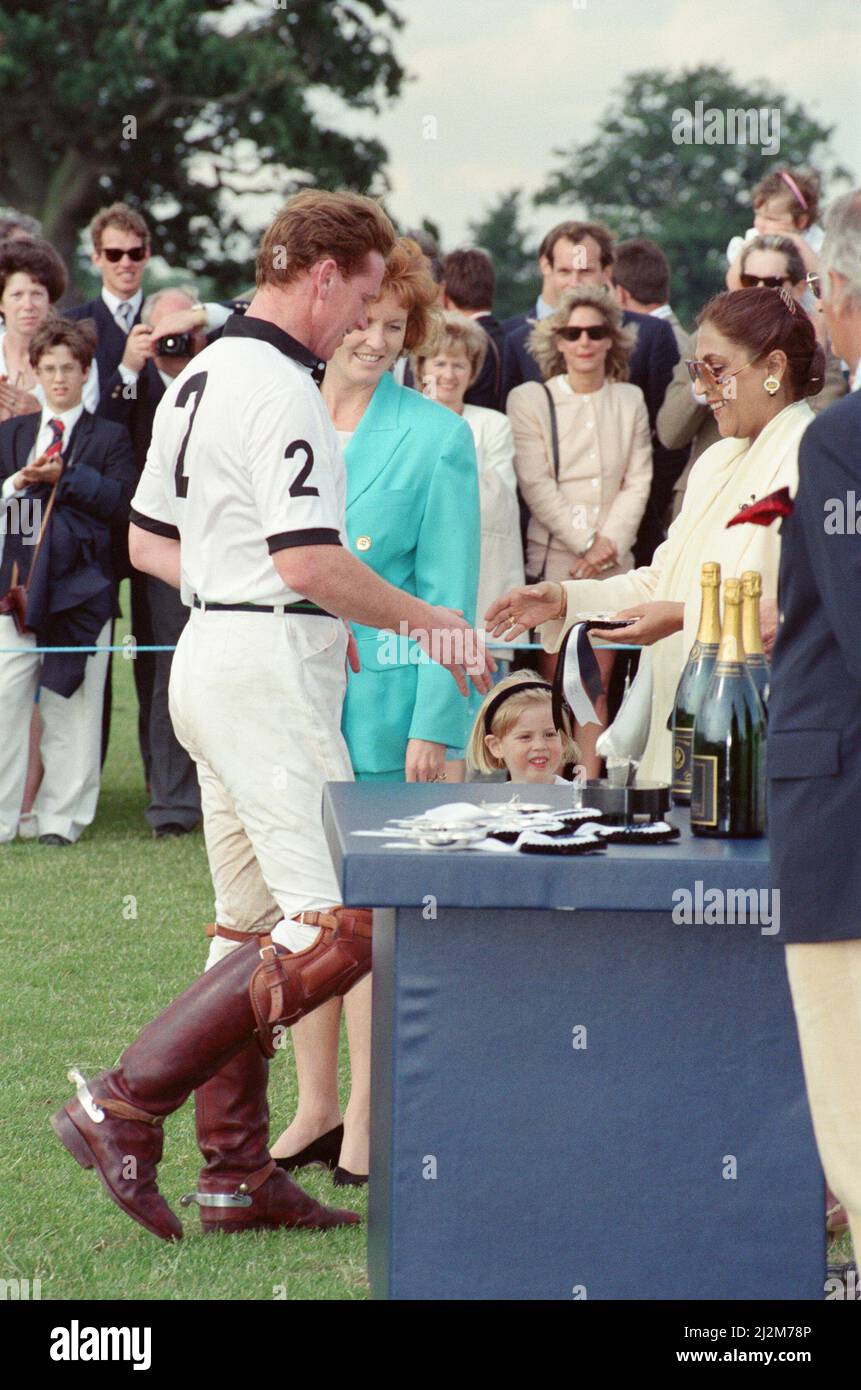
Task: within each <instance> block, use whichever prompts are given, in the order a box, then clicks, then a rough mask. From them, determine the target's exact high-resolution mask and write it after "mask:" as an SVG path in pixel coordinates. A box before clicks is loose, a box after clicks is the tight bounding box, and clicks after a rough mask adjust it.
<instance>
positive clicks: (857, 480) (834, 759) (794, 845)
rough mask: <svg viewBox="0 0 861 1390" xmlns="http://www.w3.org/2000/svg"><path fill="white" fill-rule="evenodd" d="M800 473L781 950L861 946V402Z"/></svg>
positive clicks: (832, 428) (779, 741)
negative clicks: (795, 945)
mask: <svg viewBox="0 0 861 1390" xmlns="http://www.w3.org/2000/svg"><path fill="white" fill-rule="evenodd" d="M799 474H800V481H799V485H798V493H797V495H796V497H795V506H794V510H793V512H792V515H791V516H788V517H786V518H785V520H784V521H783V523H782V531H781V551H780V577H779V591H778V592H779V602H780V615H781V616H780V622H779V624H778V630H777V641H776V643H775V648H774V662H773V666H772V682H771V699H770V702H769V732H768V748H767V764H768V778H769V786H768V819H769V832H768V833H769V841H770V848H771V882H772V886H773V887H774V888H777V889H779V890H780V933H779V935H778V936H776V937H775V940H780V941H789V942H791V941H837V940H845V939H847V938H854V937H859V936H861V911H859V903H861V854H859V851H858V836H859V826H861V393H859V392H857V391H856V392H855V393H854V394H853V395H851V396H847V397H846V398H845V399H844V400H842V401H839V402H838V403H837V404H836V405H833V406H831V407H830V408H829V409H828V410H826V411H823V413H822V414H821V415H820V416H818V417H817V419H816V420H814V422H813V424H812V425H811V426H810V427H809V429H808V430H807V432H806V434H805V435H804V438H803V439H802V441H801V449H800V451H799ZM856 506H857V507H858V511H857V512H856ZM840 509H842V511H843V516H844V525H843V528H842V529H843V534H840V533H839V532H836V533H835V530H834V518H835V517H836V518H837V519H838V520H839V516H840Z"/></svg>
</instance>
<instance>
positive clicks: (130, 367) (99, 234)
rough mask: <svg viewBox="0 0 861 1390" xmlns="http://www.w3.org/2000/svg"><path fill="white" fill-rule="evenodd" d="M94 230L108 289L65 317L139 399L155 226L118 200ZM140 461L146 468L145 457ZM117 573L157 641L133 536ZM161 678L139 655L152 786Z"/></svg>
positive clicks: (210, 321)
mask: <svg viewBox="0 0 861 1390" xmlns="http://www.w3.org/2000/svg"><path fill="white" fill-rule="evenodd" d="M89 230H90V237H91V239H92V244H93V249H92V255H91V259H92V262H93V265H94V266H95V267H96V268H97V270H98V271H99V273H100V274H101V277H102V288H101V292H100V294H99V295H98V296H97V297H96V298H95V299H90V300H88V301H87V303H86V304H80V305H78V306H76V307H75V308H73V309H68V310H66V315H67V317H68V318H71V319H76V320H77V319H92V321H93V323H94V324H95V326H96V333H97V335H98V341H97V346H96V362H97V364H98V371H99V381H100V383H101V393H102V397H104V393H105V391H106V390H110V391H113V388H114V387H115V385H116V374H117V373H119V376H120V378H121V381H122V386H123V388H124V391H125V394H126V398H127V399H128V400H130V401H133V400H134V397H135V394H136V391H137V379H138V376H139V374H140V372H141V371H142V369H143V364H144V362H145V361H146V360H147V349H148V344H149V340H150V333H149V329H148V327H147V325H145V324H142V323H141V308H142V305H143V288H142V284H143V277H144V272H145V271H146V268H147V265H148V264H149V259H150V255H151V250H152V248H151V238H150V230H149V227H148V226H147V223H146V221H145V220H144V218H143V217H142V216H141V214H140V213H139V212H136V211H135V210H134V208H131V207H129V206H128V204H126V203H112V204H111V205H110V207H105V208H100V209H99V211H98V212H97V213H96V215H95V217H94V218H93V219H92V221H91V222H90V229H89ZM229 314H230V308H229V307H228V306H221V305H217V304H199V303H197V302H194V303H192V304H189V305H183V307H182V309H180V310H175V311H174V312H173V313H172V314H171V316H170V318H169V319H168V318H167V317H165V318H164V319H163V320H162V322H161V329H162V331H163V333H186V332H194V331H196V330H197V329H199V328H201V327H205V328H219V327H221V326H222V325H223V324H224V323H225V322H226V320H227V318H228V316H229ZM151 379H152V378H151ZM100 413H101V412H100ZM138 457H139V455H138ZM140 462H141V466H142V464H143V460H142V459H141V461H140ZM115 574H116V580H117V584H119V583H120V582H121V581H122V580H123V579H128V580H129V581H130V587H131V621H132V630H133V631H134V634H135V636H136V638H137V641H138V643H139V645H140V646H143V647H147V646H152V645H154V637H153V628H152V618H151V615H150V612H149V607H148V594H149V589H148V585H147V582H146V578H145V576H144V575H142V574H139V573H138V571H137V570H134V569H133V568H132V566H131V564H130V563H129V558H128V540H127V537H126V536H122V537H118V538H117V541H116V554H115ZM155 679H156V663H155V661H154V659H153V654H152V653H150V652H141V653H140V654H139V655H138V656H137V658H136V660H135V665H134V680H135V690H136V693H137V701H138V742H139V745H140V750H141V760H142V762H143V765H144V777H145V780H146V783H147V786H150V785H151V781H152V767H151V752H150V747H149V728H150V723H151V716H152V692H153V686H154V683H155ZM110 709H111V686H110V680H108V683H107V685H106V687H105V717H104V727H103V731H102V757H103V758H104V756H105V754H106V752H107V745H108V735H109V732H110Z"/></svg>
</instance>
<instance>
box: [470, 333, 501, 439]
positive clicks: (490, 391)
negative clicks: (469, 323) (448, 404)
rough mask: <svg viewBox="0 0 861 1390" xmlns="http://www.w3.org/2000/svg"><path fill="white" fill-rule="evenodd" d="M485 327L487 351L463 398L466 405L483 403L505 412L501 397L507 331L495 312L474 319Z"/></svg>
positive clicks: (491, 408) (492, 408)
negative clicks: (503, 354) (503, 349)
mask: <svg viewBox="0 0 861 1390" xmlns="http://www.w3.org/2000/svg"><path fill="white" fill-rule="evenodd" d="M473 323H477V324H478V326H479V327H480V328H483V329H484V331H485V333H486V334H487V337H488V343H487V352H486V353H485V356H484V361H483V362H482V364H481V371H480V372H479V374H478V376H477V377H476V378H475V381H474V382H473V383H472V385H471V386H470V388H469V390H468V391H467V392H466V394H465V396H464V398H463V400H464V404H465V405H483V406H486V407H487V408H488V409H489V410H501V411H502V412H503V414H504V413H505V402H504V400H503V399H502V398H501V393H502V348H503V344H504V342H505V331H504V329H503V326H502V324H501V323H500V322H499V320H498V319H495V318H494V317H493V314H481V315H480V316H479V317H478V318H476V319H473Z"/></svg>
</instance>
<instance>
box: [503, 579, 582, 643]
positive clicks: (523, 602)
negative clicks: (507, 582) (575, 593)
mask: <svg viewBox="0 0 861 1390" xmlns="http://www.w3.org/2000/svg"><path fill="white" fill-rule="evenodd" d="M564 598H565V590H564V589H563V587H562V585H561V584H554V583H553V582H552V581H551V580H542V582H541V583H540V584H524V585H522V586H520V587H519V588H516V589H509V591H508V593H507V594H503V595H502V598H498V599H496V601H495V602H494V603H492V604H491V605H490V607H489V608H488V610H487V612H486V613H485V615H484V621H485V623H486V624H487V631H488V633H489V634H490V636H491V637H501V638H502V640H503V641H506V642H513V641H514V639H515V637H519V636H520V634H521V633H522V632H528V631H529V629H530V628H531V627H540V625H541V624H542V623H546V622H549V621H550V620H551V619H553V618H559V617H561V616H562V611H563V608H562V602H563V599H564Z"/></svg>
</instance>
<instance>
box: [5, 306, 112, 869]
mask: <svg viewBox="0 0 861 1390" xmlns="http://www.w3.org/2000/svg"><path fill="white" fill-rule="evenodd" d="M94 346H95V344H94V341H93V335H92V333H91V332H90V331H88V328H87V327H85V326H84V325H80V324H70V323H68V322H67V321H65V320H62V319H48V320H47V321H46V322H45V323H44V324H43V325H42V327H41V328H39V329H38V330H37V332H36V334H35V335H34V337H33V341H32V343H31V345H30V360H31V362H32V364H33V367H34V368H35V370H36V375H37V377H38V379H39V384H40V386H41V387H42V389H43V391H44V393H45V401H46V404H45V406H44V407H43V409H42V410H40V411H39V412H37V413H33V414H29V415H22V416H18V417H16V418H15V419H13V420H9V421H7V423H6V424H4V425H2V426H0V479H2V497H3V523H4V524H3V530H4V531H5V536H4V538H3V539H4V546H3V555H2V562H0V594H2V595H7V594H8V592H9V590H10V589H12V588H13V586H15V585H19V584H24V585H26V608H25V618H24V621H25V623H26V628H27V631H25V632H19V631H18V626H17V624H16V622H15V620H14V619H13V617H12V616H11V614H10V612H9V605H8V602H7V603H6V604H0V647H12V648H14V649H15V650H14V651H12V652H7V653H6V654H5V655H3V654H0V841H4V840H11V839H13V838H14V836H15V834H16V831H17V827H18V812H19V810H20V807H21V796H22V792H23V788H24V781H25V777H26V773H27V760H28V753H29V739H28V731H29V728H30V715H31V711H32V708H33V700H34V697H35V694H36V689H37V687H39V688H40V697H39V707H40V711H41V716H42V729H43V732H42V747H41V752H42V760H43V763H44V769H45V770H44V775H43V778H42V782H41V785H40V787H39V791H38V793H37V795H36V800H35V802H34V806H33V816H34V817H35V818H36V822H37V833H38V834H39V839H40V842H41V843H42V844H46V845H54V846H59V845H69V844H72V843H73V842H74V841H75V840H77V838H78V836H79V835H80V834H81V832H82V831H83V830H84V829H86V827H87V826H88V825H89V824H90V822H91V821H92V819H93V816H94V815H95V812H96V803H97V801H98V795H99V765H100V757H99V753H100V743H101V738H100V730H101V710H102V698H103V690H104V684H105V677H106V674H107V670H108V657H107V654H102V653H97V654H91V655H87V654H86V653H85V652H64V651H58V652H56V653H53V652H48V653H47V654H44V656H43V655H42V654H40V653H39V652H37V651H34V650H32V649H33V648H35V647H43V646H49V647H68V646H73V647H86V646H104V645H105V644H106V643H108V642H109V641H110V631H111V624H112V621H113V617H114V614H115V612H116V597H115V593H116V591H115V585H114V576H113V572H112V554H111V533H112V531H113V530H116V529H118V528H125V527H127V525H128V516H129V503H130V500H131V494H132V491H133V489H134V485H135V470H134V462H133V459H132V450H131V445H130V443H129V440H128V436H127V435H126V432H125V430H123V429H121V428H120V427H119V426H118V425H115V424H110V423H108V422H107V421H105V420H99V419H96V417H95V416H93V415H91V414H90V413H89V412H88V411H86V410H85V409H84V407H83V404H82V401H81V392H82V390H83V386H84V382H85V381H86V378H87V375H88V372H89V369H90V363H91V361H92V356H93V350H94Z"/></svg>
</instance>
